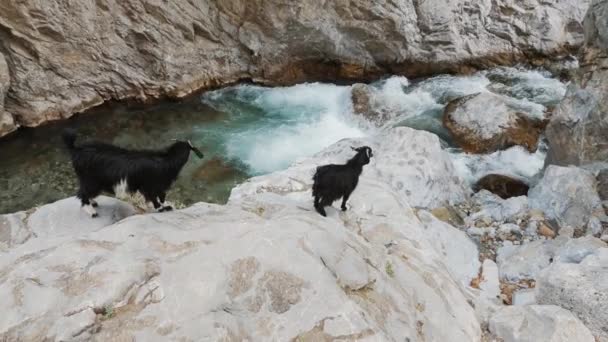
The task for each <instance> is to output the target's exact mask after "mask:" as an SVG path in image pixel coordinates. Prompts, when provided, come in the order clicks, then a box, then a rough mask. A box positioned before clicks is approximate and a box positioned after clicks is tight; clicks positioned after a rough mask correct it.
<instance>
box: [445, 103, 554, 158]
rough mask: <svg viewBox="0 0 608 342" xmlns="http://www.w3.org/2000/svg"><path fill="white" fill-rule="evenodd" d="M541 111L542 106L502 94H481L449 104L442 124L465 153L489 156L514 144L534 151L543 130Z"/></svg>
mask: <svg viewBox="0 0 608 342" xmlns="http://www.w3.org/2000/svg"><path fill="white" fill-rule="evenodd" d="M526 107H527V108H526ZM542 110H543V109H542V106H540V107H536V106H534V105H525V106H524V104H523V103H519V102H517V101H514V100H509V99H507V98H506V97H503V96H500V95H495V94H492V93H478V94H473V95H468V96H464V97H462V98H459V99H456V100H453V101H451V102H450V103H448V105H447V106H446V107H445V111H444V114H443V123H444V125H445V127H446V128H447V129H448V130H449V131H450V134H451V135H452V138H453V139H454V141H455V142H456V144H457V145H458V146H460V147H462V149H463V150H464V151H466V152H472V153H490V152H494V151H497V150H504V149H507V148H509V147H511V146H515V145H521V146H524V147H525V148H526V149H528V151H530V152H534V151H536V148H537V147H538V138H539V136H540V134H541V133H542V130H543V128H544V120H543V119H544V117H543V115H544V114H543V112H542ZM524 111H529V112H528V113H526V112H524Z"/></svg>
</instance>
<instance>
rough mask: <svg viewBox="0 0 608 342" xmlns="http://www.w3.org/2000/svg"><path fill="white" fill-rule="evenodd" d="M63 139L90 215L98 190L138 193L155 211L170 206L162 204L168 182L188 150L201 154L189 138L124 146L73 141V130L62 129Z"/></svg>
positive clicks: (99, 191) (181, 164)
mask: <svg viewBox="0 0 608 342" xmlns="http://www.w3.org/2000/svg"><path fill="white" fill-rule="evenodd" d="M63 141H64V143H65V145H66V146H67V148H68V150H69V152H70V156H71V158H72V166H73V167H74V171H76V175H77V176H78V181H79V185H80V189H79V190H78V194H77V197H78V198H79V199H80V201H81V203H82V206H83V207H84V209H85V211H86V212H87V213H88V214H90V215H91V217H97V212H96V210H95V207H97V202H95V200H94V198H95V197H97V196H99V195H100V194H101V193H102V192H108V193H112V194H117V193H120V192H123V191H124V192H128V193H136V192H139V193H141V194H142V195H143V196H144V198H145V199H146V201H148V202H152V204H153V205H154V208H155V209H156V210H158V211H168V210H172V209H173V208H172V207H171V206H165V197H166V193H167V190H168V189H169V187H170V186H171V184H172V183H173V182H174V181H175V180H176V179H177V176H178V174H179V172H180V171H181V169H182V167H183V166H184V164H185V163H186V162H187V161H188V157H189V156H190V151H193V152H194V153H195V154H196V155H197V156H198V157H199V158H203V154H202V153H201V151H199V150H198V149H197V148H195V147H194V146H192V143H190V141H176V142H175V143H173V144H172V145H171V146H169V147H168V148H167V149H165V150H160V151H151V150H142V151H134V150H126V149H123V148H120V147H116V146H113V145H109V144H104V143H101V142H87V143H82V144H79V145H78V146H77V145H76V144H75V142H76V132H75V131H73V130H66V131H64V132H63Z"/></svg>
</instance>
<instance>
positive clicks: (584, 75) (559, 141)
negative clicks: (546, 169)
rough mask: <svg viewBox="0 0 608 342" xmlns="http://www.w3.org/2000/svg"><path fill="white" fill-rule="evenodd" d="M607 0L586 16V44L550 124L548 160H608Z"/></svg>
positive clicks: (594, 4)
mask: <svg viewBox="0 0 608 342" xmlns="http://www.w3.org/2000/svg"><path fill="white" fill-rule="evenodd" d="M607 16H608V2H606V1H605V0H594V1H593V2H592V4H591V5H590V8H589V11H588V12H587V16H586V18H585V24H584V29H585V31H584V32H585V48H584V49H583V52H582V54H581V65H582V66H581V69H580V70H579V71H577V73H576V76H575V77H574V81H573V82H572V83H571V85H570V87H569V89H568V93H567V94H566V98H565V99H564V101H562V103H561V104H560V106H558V107H557V110H556V111H555V114H554V115H553V117H552V118H551V122H550V123H549V125H548V127H547V132H546V134H547V140H548V141H549V147H550V149H549V152H548V154H547V161H546V163H547V164H557V165H584V164H587V163H590V162H595V161H606V160H608V57H606V53H608V40H607V39H606V37H607V36H608V25H606V20H605V18H606V17H607Z"/></svg>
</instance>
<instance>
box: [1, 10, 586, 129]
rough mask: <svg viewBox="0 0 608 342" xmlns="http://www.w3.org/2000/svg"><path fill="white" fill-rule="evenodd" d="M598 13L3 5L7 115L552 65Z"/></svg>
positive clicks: (42, 116) (39, 118) (30, 116)
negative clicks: (233, 85) (225, 87)
mask: <svg viewBox="0 0 608 342" xmlns="http://www.w3.org/2000/svg"><path fill="white" fill-rule="evenodd" d="M588 4H589V0H565V1H559V2H546V1H541V0H526V1H524V2H522V3H520V2H517V3H516V2H513V1H495V0H488V1H481V2H480V1H474V2H471V1H468V0H458V1H444V0H430V1H416V0H400V1H385V2H375V3H373V4H370V2H369V1H366V0H355V1H349V2H344V1H338V2H326V3H324V4H323V5H320V4H319V2H318V1H317V0H305V1H297V2H294V1H291V0H277V1H271V2H269V1H262V0H228V1H221V2H218V1H210V0H201V1H186V2H183V3H181V4H180V5H179V6H176V5H175V3H174V2H171V1H158V0H145V1H144V0H142V1H139V0H120V1H118V0H106V1H94V0H85V1H77V2H70V3H66V2H64V1H59V0H49V1H46V2H42V1H39V0H32V1H27V2H17V1H2V3H1V4H0V26H1V27H2V28H3V29H2V32H4V34H3V37H2V43H1V45H2V47H1V48H0V51H2V54H4V55H5V57H6V59H7V60H10V61H11V63H10V65H11V69H12V70H11V75H12V79H11V89H10V92H11V96H10V97H8V101H7V104H6V109H7V111H8V112H9V113H11V114H12V116H13V117H15V118H16V119H17V121H18V122H19V123H20V124H22V125H25V126H35V125H38V124H40V123H42V122H44V121H48V120H53V119H60V118H65V117H68V116H70V115H72V114H73V113H75V112H79V111H82V110H85V109H87V108H90V107H92V106H95V105H99V104H100V103H102V102H104V101H106V100H109V99H124V98H141V99H147V98H154V97H164V96H168V97H181V96H185V95H187V94H189V93H192V92H193V91H195V90H198V89H201V88H208V87H214V86H218V85H222V84H227V83H230V82H234V81H238V80H242V79H247V80H250V79H252V80H254V81H258V82H264V83H268V84H274V85H278V84H292V83H295V82H302V81H313V80H323V81H335V80H366V79H367V80H369V79H371V78H376V77H378V76H379V75H384V74H388V73H399V74H406V75H408V76H422V75H428V74H432V73H440V72H466V71H470V70H471V69H475V68H486V67H488V66H491V65H496V64H512V63H515V62H517V61H522V60H528V59H529V58H531V57H532V58H538V59H541V60H542V59H543V58H552V57H556V56H563V55H566V54H568V53H569V52H570V51H571V50H572V49H573V48H576V47H578V46H580V45H581V44H582V42H583V36H582V25H581V22H582V19H583V17H584V14H585V11H586V9H587V6H588ZM463 8H466V10H462V9H463ZM41 18H43V19H41Z"/></svg>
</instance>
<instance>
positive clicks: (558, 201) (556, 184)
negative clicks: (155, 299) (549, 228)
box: [528, 165, 604, 230]
mask: <svg viewBox="0 0 608 342" xmlns="http://www.w3.org/2000/svg"><path fill="white" fill-rule="evenodd" d="M528 197H529V201H530V207H531V208H533V209H538V210H542V211H543V212H544V213H545V215H546V216H547V217H548V218H550V219H554V220H557V222H558V223H559V225H560V226H561V227H565V226H571V227H573V228H575V229H576V228H579V229H585V230H586V227H587V225H588V223H589V220H590V218H591V217H593V216H601V215H604V210H603V208H602V202H601V200H600V198H599V195H598V193H597V188H596V180H595V177H594V176H593V174H592V173H591V172H589V171H586V170H583V169H580V168H577V167H574V166H570V167H561V166H555V165H549V167H547V169H546V170H545V174H544V176H543V178H542V179H541V180H540V182H539V183H538V184H537V185H536V186H535V187H533V188H532V189H530V191H529V192H528Z"/></svg>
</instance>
